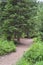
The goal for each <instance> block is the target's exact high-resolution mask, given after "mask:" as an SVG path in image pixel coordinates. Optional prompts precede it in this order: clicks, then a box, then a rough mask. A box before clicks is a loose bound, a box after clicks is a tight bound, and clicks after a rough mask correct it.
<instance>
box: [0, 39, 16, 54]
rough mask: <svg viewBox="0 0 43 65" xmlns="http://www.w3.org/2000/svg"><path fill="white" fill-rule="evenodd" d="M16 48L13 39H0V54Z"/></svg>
mask: <svg viewBox="0 0 43 65" xmlns="http://www.w3.org/2000/svg"><path fill="white" fill-rule="evenodd" d="M15 50H16V47H15V45H14V43H13V41H7V40H3V39H0V55H4V54H7V53H10V52H13V51H15Z"/></svg>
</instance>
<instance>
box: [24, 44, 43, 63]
mask: <svg viewBox="0 0 43 65" xmlns="http://www.w3.org/2000/svg"><path fill="white" fill-rule="evenodd" d="M24 57H25V59H27V61H28V62H32V63H36V62H37V61H41V60H43V44H41V43H36V44H33V45H32V47H31V48H30V49H29V50H28V51H27V52H26V53H25V54H24Z"/></svg>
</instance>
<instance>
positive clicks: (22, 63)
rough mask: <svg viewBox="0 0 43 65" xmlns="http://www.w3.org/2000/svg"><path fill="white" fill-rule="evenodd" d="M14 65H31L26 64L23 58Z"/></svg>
mask: <svg viewBox="0 0 43 65" xmlns="http://www.w3.org/2000/svg"><path fill="white" fill-rule="evenodd" d="M16 65H31V64H30V63H28V62H27V61H26V60H25V58H21V59H20V60H19V62H18V63H17V64H16Z"/></svg>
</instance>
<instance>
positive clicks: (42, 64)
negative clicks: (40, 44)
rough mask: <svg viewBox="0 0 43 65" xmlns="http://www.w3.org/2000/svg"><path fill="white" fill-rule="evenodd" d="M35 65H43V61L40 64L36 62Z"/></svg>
mask: <svg viewBox="0 0 43 65" xmlns="http://www.w3.org/2000/svg"><path fill="white" fill-rule="evenodd" d="M35 65H43V61H40V62H36V64H35Z"/></svg>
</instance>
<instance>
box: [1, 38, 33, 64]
mask: <svg viewBox="0 0 43 65" xmlns="http://www.w3.org/2000/svg"><path fill="white" fill-rule="evenodd" d="M32 42H33V40H32V39H26V38H25V39H20V43H21V44H19V45H17V48H16V52H12V53H10V54H8V55H5V56H0V65H16V62H17V61H18V60H19V59H20V58H21V57H22V55H23V54H24V52H25V51H27V49H28V48H29V47H30V45H31V44H32Z"/></svg>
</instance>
